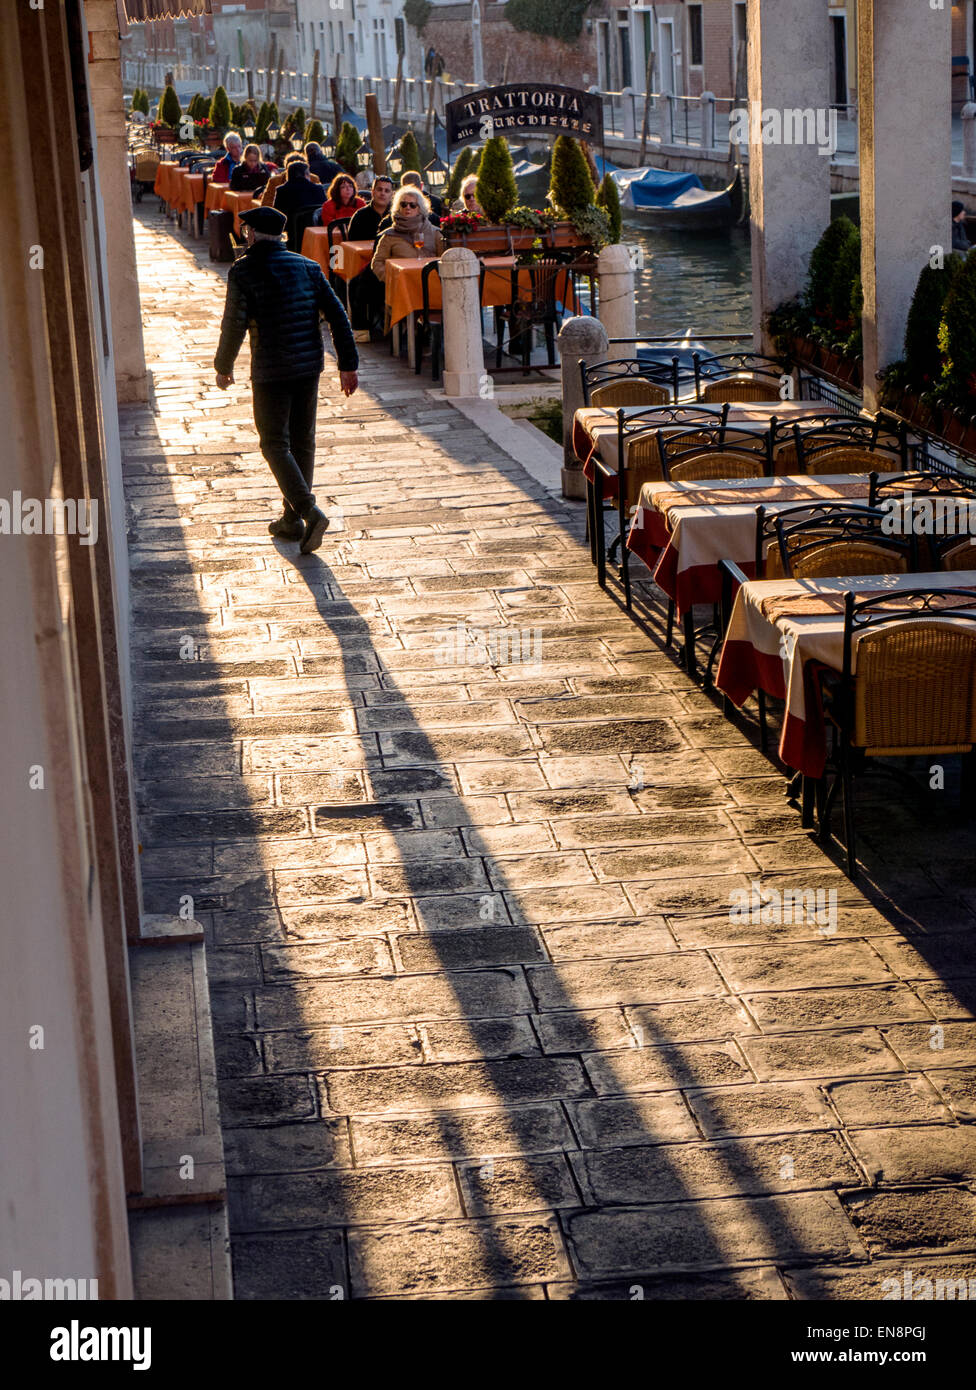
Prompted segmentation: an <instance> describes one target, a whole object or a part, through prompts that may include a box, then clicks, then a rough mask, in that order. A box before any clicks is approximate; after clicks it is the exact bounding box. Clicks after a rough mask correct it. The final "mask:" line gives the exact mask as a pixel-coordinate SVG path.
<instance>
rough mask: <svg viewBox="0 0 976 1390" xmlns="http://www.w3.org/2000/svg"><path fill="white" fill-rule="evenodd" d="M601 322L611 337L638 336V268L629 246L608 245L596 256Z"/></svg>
mask: <svg viewBox="0 0 976 1390" xmlns="http://www.w3.org/2000/svg"><path fill="white" fill-rule="evenodd" d="M596 273H597V276H598V278H599V282H600V298H599V307H600V322H601V323H602V324H603V326H604V328H605V329H606V330H607V337H608V338H636V336H637V305H636V303H635V301H634V267H633V264H632V262H631V259H630V252H629V251H628V250H627V248H626V246H605V247H604V248H603V250H602V251H601V252H600V254H599V256H597V259H596Z"/></svg>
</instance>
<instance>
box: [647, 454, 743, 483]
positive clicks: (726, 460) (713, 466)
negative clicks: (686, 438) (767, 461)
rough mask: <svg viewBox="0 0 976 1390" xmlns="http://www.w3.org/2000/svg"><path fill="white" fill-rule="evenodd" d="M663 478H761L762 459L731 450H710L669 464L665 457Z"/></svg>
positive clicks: (702, 479) (681, 479) (686, 480)
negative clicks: (664, 474)
mask: <svg viewBox="0 0 976 1390" xmlns="http://www.w3.org/2000/svg"><path fill="white" fill-rule="evenodd" d="M664 465H665V469H666V480H667V481H668V482H671V483H689V482H707V481H709V480H710V479H718V478H761V477H763V476H764V473H763V462H762V459H761V457H759V456H758V455H757V454H754V453H748V452H743V451H740V450H732V449H721V448H719V449H712V450H709V451H708V452H707V453H697V454H692V455H691V457H690V458H682V459H678V460H675V462H673V463H671V462H669V461H668V460H667V459H665V460H664Z"/></svg>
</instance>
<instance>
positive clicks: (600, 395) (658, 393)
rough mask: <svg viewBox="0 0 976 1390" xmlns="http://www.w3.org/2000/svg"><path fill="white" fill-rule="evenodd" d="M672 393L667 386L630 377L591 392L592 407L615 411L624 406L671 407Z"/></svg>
mask: <svg viewBox="0 0 976 1390" xmlns="http://www.w3.org/2000/svg"><path fill="white" fill-rule="evenodd" d="M670 404H671V392H670V391H669V390H668V388H667V387H666V386H659V385H658V384H657V382H655V381H642V380H641V379H640V377H629V378H625V379H622V380H620V381H613V382H609V383H608V384H607V385H606V386H597V387H595V388H594V390H592V391H591V392H590V405H593V406H601V407H603V408H607V407H610V408H611V409H613V410H616V409H618V408H619V407H620V406H622V405H641V406H645V405H646V406H652V405H670Z"/></svg>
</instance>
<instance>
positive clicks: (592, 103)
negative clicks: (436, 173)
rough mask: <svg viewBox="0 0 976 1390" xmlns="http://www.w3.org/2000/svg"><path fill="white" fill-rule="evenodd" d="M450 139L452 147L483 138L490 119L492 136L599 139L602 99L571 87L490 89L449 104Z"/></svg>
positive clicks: (518, 86)
mask: <svg viewBox="0 0 976 1390" xmlns="http://www.w3.org/2000/svg"><path fill="white" fill-rule="evenodd" d="M445 114H446V117H447V139H448V143H449V144H450V145H460V144H463V143H464V142H465V141H466V140H474V139H481V138H483V134H482V125H483V123H486V122H485V118H486V117H490V118H491V125H492V128H493V133H494V134H498V135H503V134H505V132H506V131H510V130H520V131H522V132H523V133H524V134H528V133H529V132H530V131H532V130H545V131H560V132H563V131H564V132H566V133H567V134H572V135H575V136H577V137H578V138H580V139H585V140H591V139H594V138H596V139H598V138H599V136H600V119H601V115H602V113H601V111H600V104H599V98H598V97H597V98H594V97H593V96H592V95H591V94H590V93H588V92H581V91H577V90H576V89H574V88H572V87H553V86H547V85H542V84H536V83H518V84H515V85H512V86H508V87H489V88H486V89H485V90H484V91H481V92H474V93H473V94H472V95H471V96H466V97H458V98H457V99H456V100H455V101H450V102H448V103H447V108H446V112H445Z"/></svg>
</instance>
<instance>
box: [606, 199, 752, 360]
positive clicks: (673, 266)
mask: <svg viewBox="0 0 976 1390" xmlns="http://www.w3.org/2000/svg"><path fill="white" fill-rule="evenodd" d="M621 239H622V240H623V241H624V242H626V243H629V244H631V245H638V246H640V247H641V249H642V251H643V253H644V268H643V269H642V270H639V271H637V273H636V276H635V280H636V289H637V332H638V333H639V334H643V333H649V334H655V335H664V334H671V333H682V334H683V333H685V332H686V331H687V330H689V329H690V330H691V331H692V334H693V335H698V334H701V333H704V332H712V333H749V332H751V331H752V259H751V253H750V245H749V231H748V228H739V227H733V228H732V230H731V232H729V233H724V234H721V235H707V236H706V235H701V234H688V233H685V234H682V233H679V232H648V231H644V230H643V229H642V228H639V227H636V226H635V225H634V224H633V223H632V222H625V223H624V230H623V237H622V238H621Z"/></svg>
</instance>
